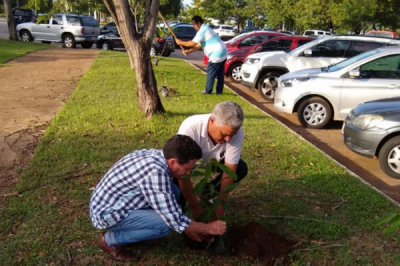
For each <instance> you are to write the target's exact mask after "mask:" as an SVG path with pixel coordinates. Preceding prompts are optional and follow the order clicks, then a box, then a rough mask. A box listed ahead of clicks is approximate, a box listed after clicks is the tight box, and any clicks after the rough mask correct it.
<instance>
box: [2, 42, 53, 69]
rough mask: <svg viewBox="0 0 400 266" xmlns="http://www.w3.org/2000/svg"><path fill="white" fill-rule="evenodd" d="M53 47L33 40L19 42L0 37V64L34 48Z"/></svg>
mask: <svg viewBox="0 0 400 266" xmlns="http://www.w3.org/2000/svg"><path fill="white" fill-rule="evenodd" d="M49 48H55V47H54V46H51V45H48V44H42V43H35V42H29V43H26V42H20V41H9V40H5V39H0V66H2V65H3V64H4V63H5V62H7V61H10V60H12V59H14V58H16V57H19V56H22V55H25V54H27V53H30V52H34V51H36V50H44V49H49Z"/></svg>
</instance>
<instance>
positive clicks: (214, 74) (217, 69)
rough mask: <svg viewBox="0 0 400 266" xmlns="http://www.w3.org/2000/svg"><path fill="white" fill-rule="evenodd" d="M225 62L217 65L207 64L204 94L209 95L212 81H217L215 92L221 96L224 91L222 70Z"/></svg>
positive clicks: (211, 89)
mask: <svg viewBox="0 0 400 266" xmlns="http://www.w3.org/2000/svg"><path fill="white" fill-rule="evenodd" d="M225 62H226V60H224V61H222V62H219V63H208V66H207V83H206V92H207V93H209V94H211V93H212V91H213V87H214V81H215V79H217V87H216V88H215V91H216V93H217V94H221V93H222V91H223V89H224V69H225Z"/></svg>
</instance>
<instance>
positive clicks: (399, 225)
mask: <svg viewBox="0 0 400 266" xmlns="http://www.w3.org/2000/svg"><path fill="white" fill-rule="evenodd" d="M399 229H400V220H398V221H397V222H395V223H392V225H391V226H389V227H388V228H385V230H383V233H384V234H388V233H394V232H396V231H397V230H399Z"/></svg>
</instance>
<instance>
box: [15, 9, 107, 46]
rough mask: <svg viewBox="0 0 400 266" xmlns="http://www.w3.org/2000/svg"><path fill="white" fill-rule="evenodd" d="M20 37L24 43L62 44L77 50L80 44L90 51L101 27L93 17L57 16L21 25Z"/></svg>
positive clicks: (41, 18)
mask: <svg viewBox="0 0 400 266" xmlns="http://www.w3.org/2000/svg"><path fill="white" fill-rule="evenodd" d="M17 34H18V37H19V38H20V39H21V40H22V41H24V42H31V41H33V40H35V41H42V42H43V43H51V42H62V44H63V47H66V48H75V47H76V44H80V45H81V46H82V47H83V48H86V49H89V48H91V47H92V45H93V43H94V42H95V41H97V37H98V36H99V35H100V26H99V24H98V23H97V21H96V20H95V19H94V18H93V17H89V16H82V15H77V14H56V15H55V16H54V17H50V18H48V17H47V16H46V15H41V16H39V17H38V19H37V20H36V22H26V23H21V24H19V25H18V26H17Z"/></svg>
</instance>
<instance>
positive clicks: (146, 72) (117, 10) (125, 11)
mask: <svg viewBox="0 0 400 266" xmlns="http://www.w3.org/2000/svg"><path fill="white" fill-rule="evenodd" d="M103 2H104V4H105V5H106V7H107V9H108V10H109V11H110V14H111V16H112V17H113V19H114V22H115V24H116V26H117V28H118V31H119V33H120V35H121V38H122V41H123V43H124V46H125V49H126V51H127V53H128V56H129V61H130V65H131V68H132V69H133V70H134V71H135V75H136V88H137V95H138V100H139V110H140V111H142V112H144V113H145V114H146V117H151V116H152V115H153V114H155V113H156V112H165V110H164V107H163V105H162V103H161V100H160V97H159V95H158V91H157V81H156V78H155V76H154V71H153V67H152V65H151V58H150V49H151V46H152V43H153V37H154V31H155V27H156V22H157V16H158V8H159V4H160V2H159V0H146V9H145V20H144V28H143V33H142V34H139V33H138V32H137V31H136V29H135V23H134V17H133V14H132V12H131V10H130V6H129V3H128V0H103Z"/></svg>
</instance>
